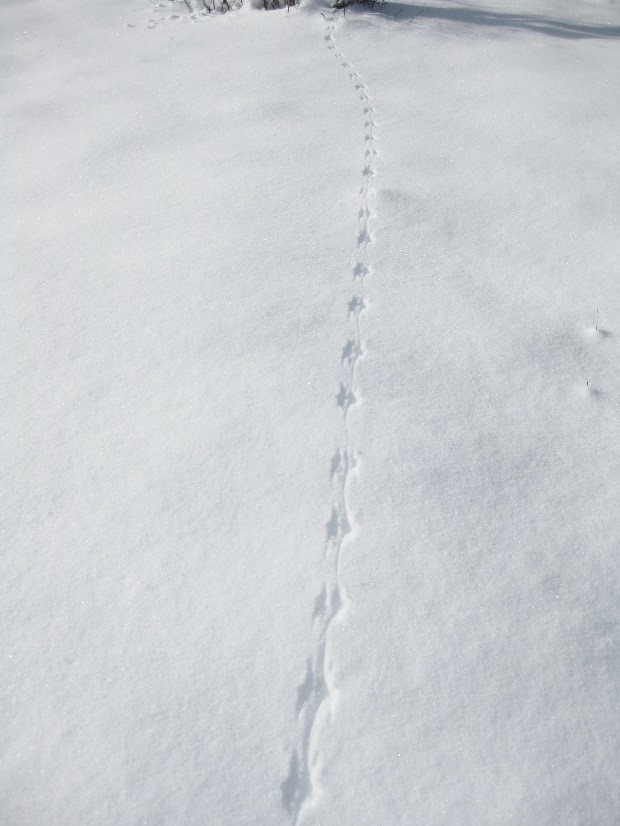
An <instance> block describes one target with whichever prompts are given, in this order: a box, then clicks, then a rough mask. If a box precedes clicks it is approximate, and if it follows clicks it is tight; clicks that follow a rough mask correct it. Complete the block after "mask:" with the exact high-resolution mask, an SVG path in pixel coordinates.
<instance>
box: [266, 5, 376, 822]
mask: <svg viewBox="0 0 620 826" xmlns="http://www.w3.org/2000/svg"><path fill="white" fill-rule="evenodd" d="M335 32H336V24H335V21H334V18H333V17H332V18H328V20H327V31H326V33H325V41H326V44H327V48H328V49H329V50H330V51H331V52H332V53H333V54H334V56H335V57H336V59H337V60H338V61H339V62H340V64H341V65H342V68H343V69H345V71H346V72H347V73H348V75H349V79H350V80H351V82H352V83H353V85H354V88H355V91H356V92H357V93H358V95H359V98H360V100H361V102H362V105H363V114H364V128H365V137H364V142H365V149H364V167H363V169H362V184H361V187H360V190H359V207H358V223H359V230H358V237H357V243H356V247H355V257H354V260H353V264H352V270H351V275H352V280H353V282H354V284H355V291H354V294H353V295H352V297H351V299H350V300H349V302H348V307H347V325H348V327H349V338H348V339H347V341H346V343H345V345H344V347H343V349H342V354H341V371H342V376H341V383H340V389H339V390H338V393H337V394H336V403H337V405H338V407H339V408H340V410H341V411H342V419H343V438H342V442H341V445H340V447H339V448H338V450H337V451H336V453H335V454H334V456H333V457H332V459H331V468H330V473H331V479H332V483H333V487H334V499H333V503H332V512H331V516H330V518H329V521H328V522H327V525H326V538H325V549H324V554H323V561H324V575H323V584H322V587H321V590H320V593H319V594H318V596H317V597H316V599H315V603H314V610H313V615H312V624H313V629H314V632H315V634H316V643H315V646H314V652H313V655H312V657H310V658H309V659H308V662H307V665H306V675H305V678H304V680H303V682H302V683H301V685H300V686H299V688H298V693H297V704H296V712H297V715H298V720H299V737H298V743H297V746H296V748H295V749H294V750H293V753H292V755H291V759H290V766H289V774H288V776H287V778H286V780H285V781H284V782H283V783H282V787H281V788H282V801H283V804H284V807H285V809H286V810H287V811H288V812H289V814H290V815H291V819H292V823H293V824H297V823H299V821H300V819H301V817H302V815H303V812H304V809H306V808H307V807H309V806H312V804H313V802H314V801H315V799H316V796H317V794H318V793H319V791H320V766H319V740H320V728H321V722H322V721H323V720H325V715H328V714H329V713H330V711H331V710H332V709H333V707H334V704H335V701H336V696H337V686H336V685H335V683H334V679H333V676H332V668H331V663H330V659H329V648H328V644H329V635H330V630H331V629H332V626H333V625H334V624H335V623H337V622H341V621H342V620H343V619H344V616H345V613H346V611H347V607H348V605H349V598H348V597H347V594H346V591H345V589H344V587H343V584H342V580H341V576H340V561H341V556H342V551H343V548H344V543H345V540H346V539H347V537H350V536H351V535H352V532H353V531H354V528H355V520H354V518H353V516H352V515H351V513H350V511H349V507H348V504H347V487H348V484H349V482H350V480H351V478H352V475H353V474H354V473H355V471H356V468H357V466H358V459H357V456H356V453H355V450H354V449H353V447H352V445H351V437H350V428H349V411H350V409H351V407H352V406H353V405H356V404H359V403H360V402H361V395H360V389H359V387H358V386H357V382H356V367H357V363H358V361H359V359H361V358H362V356H363V355H364V352H365V347H364V340H363V337H362V330H361V324H360V318H361V315H362V313H363V312H364V310H365V309H366V306H367V301H366V298H365V280H366V278H367V277H368V276H369V275H370V274H371V272H372V267H371V263H370V246H371V244H372V242H373V238H372V233H371V222H372V219H373V218H374V210H373V205H372V194H373V190H372V181H373V179H374V177H375V175H376V160H377V148H376V143H377V135H376V121H375V111H374V108H373V106H372V103H371V100H370V96H369V94H368V90H367V88H366V85H365V84H364V81H363V80H362V78H361V76H360V75H359V73H358V72H357V71H356V70H355V68H354V66H353V65H352V64H351V62H350V61H348V60H347V58H346V57H345V56H344V55H343V54H342V52H341V51H340V49H339V48H338V46H337V45H336V41H335Z"/></svg>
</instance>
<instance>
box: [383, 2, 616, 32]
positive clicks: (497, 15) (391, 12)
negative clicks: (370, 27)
mask: <svg viewBox="0 0 620 826" xmlns="http://www.w3.org/2000/svg"><path fill="white" fill-rule="evenodd" d="M381 16H382V17H386V18H388V19H389V18H390V17H392V18H395V19H396V20H397V21H398V22H401V23H402V22H405V21H406V20H407V17H409V18H410V19H412V20H417V19H418V18H424V19H428V20H445V21H449V22H452V23H463V24H464V25H466V26H483V27H486V28H498V27H500V28H504V29H512V30H513V31H527V32H536V33H538V34H546V35H549V36H550V37H561V38H564V39H566V40H583V39H586V38H605V39H611V38H618V37H620V25H619V26H612V25H606V24H604V23H601V24H595V23H578V22H573V21H570V20H557V19H556V18H553V17H546V16H544V15H538V14H517V13H512V12H500V11H490V10H489V9H484V8H480V7H479V6H463V5H454V6H427V5H424V4H420V3H416V4H415V5H409V4H405V3H395V2H390V0H386V2H385V3H384V4H383V6H382V10H381Z"/></svg>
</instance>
